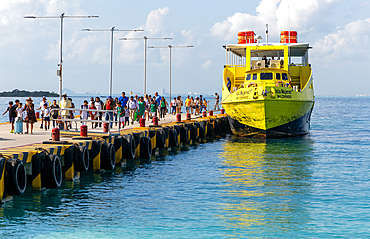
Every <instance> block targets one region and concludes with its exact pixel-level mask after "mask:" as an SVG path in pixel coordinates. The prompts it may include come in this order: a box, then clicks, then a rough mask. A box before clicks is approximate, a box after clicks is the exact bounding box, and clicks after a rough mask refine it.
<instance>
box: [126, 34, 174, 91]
mask: <svg viewBox="0 0 370 239" xmlns="http://www.w3.org/2000/svg"><path fill="white" fill-rule="evenodd" d="M141 39H144V95H145V94H146V50H147V40H148V39H162V40H172V38H171V37H162V38H157V37H147V36H144V37H142V38H140V37H139V38H136V37H134V38H127V37H125V38H121V39H120V40H141Z"/></svg>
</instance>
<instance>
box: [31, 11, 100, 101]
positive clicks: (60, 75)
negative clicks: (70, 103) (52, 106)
mask: <svg viewBox="0 0 370 239" xmlns="http://www.w3.org/2000/svg"><path fill="white" fill-rule="evenodd" d="M92 17H95V18H97V17H99V16H68V15H65V13H62V14H60V16H41V17H39V16H25V17H24V18H32V19H35V18H60V59H59V63H58V66H59V70H58V71H57V75H58V76H59V101H61V100H62V91H63V84H62V65H63V20H64V18H92Z"/></svg>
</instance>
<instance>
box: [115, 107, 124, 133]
mask: <svg viewBox="0 0 370 239" xmlns="http://www.w3.org/2000/svg"><path fill="white" fill-rule="evenodd" d="M116 112H117V117H118V121H119V123H118V128H119V129H120V128H121V123H122V128H124V127H125V108H124V107H123V106H122V104H121V101H118V102H117V107H116Z"/></svg>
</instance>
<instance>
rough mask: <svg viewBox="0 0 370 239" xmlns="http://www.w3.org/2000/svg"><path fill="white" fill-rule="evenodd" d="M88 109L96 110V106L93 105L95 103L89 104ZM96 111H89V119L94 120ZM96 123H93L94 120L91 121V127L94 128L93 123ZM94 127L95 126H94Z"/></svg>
mask: <svg viewBox="0 0 370 239" xmlns="http://www.w3.org/2000/svg"><path fill="white" fill-rule="evenodd" d="M89 109H90V110H96V107H95V103H94V104H91V105H90V106H89ZM97 113H98V112H96V111H89V114H90V118H91V120H96V118H97V115H98V114H97ZM96 124H97V123H95V122H91V128H92V129H93V128H94V125H96ZM95 127H96V126H95Z"/></svg>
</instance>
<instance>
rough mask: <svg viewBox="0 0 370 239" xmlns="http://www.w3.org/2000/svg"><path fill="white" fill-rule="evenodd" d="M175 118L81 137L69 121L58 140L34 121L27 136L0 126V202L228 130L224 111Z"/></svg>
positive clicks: (148, 159) (128, 165)
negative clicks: (70, 127) (194, 116)
mask: <svg viewBox="0 0 370 239" xmlns="http://www.w3.org/2000/svg"><path fill="white" fill-rule="evenodd" d="M179 116H180V115H177V116H175V115H167V116H166V119H165V120H162V121H160V122H159V124H158V125H153V123H151V121H146V122H145V126H144V125H143V122H141V123H142V125H141V127H140V124H139V123H138V122H134V124H132V125H131V124H130V125H129V126H125V128H124V129H122V130H120V131H118V126H115V125H114V124H113V127H112V129H111V131H110V133H107V132H103V127H101V128H97V129H89V130H88V131H87V135H84V136H80V128H81V124H80V123H78V124H77V125H76V123H75V122H72V126H73V128H72V129H70V130H63V131H60V136H61V137H60V140H59V141H53V140H51V138H52V137H51V129H50V130H43V129H40V122H37V123H36V124H35V125H34V126H35V127H34V131H33V134H11V133H9V131H10V125H9V124H1V125H0V201H1V202H6V201H8V200H11V198H12V196H20V195H22V194H23V193H24V192H25V191H26V188H27V186H29V187H32V190H34V191H39V190H43V189H53V188H58V187H59V186H60V185H61V183H62V181H63V180H66V181H74V180H78V179H79V178H80V177H82V176H83V172H85V171H88V170H92V171H93V172H96V173H99V172H104V171H113V170H115V168H116V167H122V168H132V167H133V166H134V165H135V164H136V163H135V161H137V160H139V163H140V164H142V163H150V162H151V159H152V157H155V156H157V155H159V152H160V151H163V150H172V149H176V148H179V147H182V146H184V145H190V144H195V143H199V142H207V140H208V139H212V138H215V137H222V136H224V135H226V134H227V133H230V125H229V122H228V119H227V116H226V115H225V114H219V115H214V116H208V117H204V116H203V117H199V118H193V119H190V120H189V119H186V114H182V115H181V117H179ZM181 119H186V120H181ZM90 126H91V123H90ZM54 140H57V139H54Z"/></svg>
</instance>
